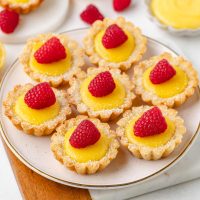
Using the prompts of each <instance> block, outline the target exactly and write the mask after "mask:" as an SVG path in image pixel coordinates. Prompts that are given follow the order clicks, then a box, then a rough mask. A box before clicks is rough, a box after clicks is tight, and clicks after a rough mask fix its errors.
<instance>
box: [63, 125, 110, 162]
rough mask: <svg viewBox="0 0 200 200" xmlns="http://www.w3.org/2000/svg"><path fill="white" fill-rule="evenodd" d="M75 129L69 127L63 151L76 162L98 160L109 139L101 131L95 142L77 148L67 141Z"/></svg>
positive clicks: (107, 145) (106, 147)
mask: <svg viewBox="0 0 200 200" xmlns="http://www.w3.org/2000/svg"><path fill="white" fill-rule="evenodd" d="M75 129H76V127H73V128H71V129H69V130H68V131H67V133H66V135H65V144H64V148H65V153H66V154H67V155H68V156H70V157H71V158H72V159H73V160H75V161H77V162H81V163H83V162H88V161H98V160H100V159H101V158H103V157H104V156H105V155H106V153H107V151H108V148H109V145H110V139H109V138H108V137H107V136H106V135H105V134H103V132H102V131H101V137H100V139H99V140H98V141H97V142H96V143H95V144H93V145H90V146H87V147H85V148H80V149H78V148H74V147H73V146H72V145H71V144H70V142H69V139H70V137H71V135H72V133H73V132H74V130H75Z"/></svg>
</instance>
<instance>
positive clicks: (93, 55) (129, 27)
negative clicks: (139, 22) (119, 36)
mask: <svg viewBox="0 0 200 200" xmlns="http://www.w3.org/2000/svg"><path fill="white" fill-rule="evenodd" d="M112 24H117V25H118V26H119V27H121V28H122V29H123V30H124V31H125V32H127V33H128V35H130V36H132V37H133V39H134V49H133V50H132V53H131V54H130V56H129V57H128V58H127V59H126V60H124V61H119V62H112V61H109V60H108V59H104V58H102V57H101V56H100V55H99V54H98V53H97V52H96V49H95V39H96V36H97V35H98V34H99V33H100V32H101V31H102V30H106V28H107V27H109V26H110V25H112ZM83 43H84V46H85V51H86V54H87V55H88V56H89V59H90V61H91V62H92V63H93V64H98V65H99V66H100V67H111V68H120V69H122V70H127V69H129V68H130V67H131V65H132V64H134V63H136V62H137V61H139V60H140V59H141V58H142V55H143V54H144V53H145V51H146V43H147V40H146V38H145V37H144V36H142V34H141V31H140V29H139V28H137V27H135V26H134V25H133V24H132V23H131V22H128V21H125V19H124V18H123V17H118V18H117V19H116V20H112V19H108V18H105V19H104V20H103V21H100V20H98V21H96V22H95V23H93V25H92V27H91V29H90V30H89V32H88V35H87V36H86V37H85V38H84V41H83ZM122 45H123V44H122ZM117 48H119V47H117ZM123 52H124V49H123ZM123 52H122V53H123ZM115 57H117V56H115Z"/></svg>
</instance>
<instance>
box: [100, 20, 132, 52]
mask: <svg viewBox="0 0 200 200" xmlns="http://www.w3.org/2000/svg"><path fill="white" fill-rule="evenodd" d="M127 39H128V37H127V35H126V34H125V33H124V31H123V30H122V29H121V28H120V27H119V26H118V25H117V24H112V25H110V26H109V27H108V28H107V29H106V32H105V34H104V36H103V38H102V43H103V46H104V47H105V48H106V49H112V48H115V47H118V46H120V45H121V44H123V43H124V42H126V40H127Z"/></svg>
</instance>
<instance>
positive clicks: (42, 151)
mask: <svg viewBox="0 0 200 200" xmlns="http://www.w3.org/2000/svg"><path fill="white" fill-rule="evenodd" d="M68 34H69V35H70V36H71V37H72V38H74V39H76V40H77V41H79V42H80V41H81V40H82V38H83V36H84V35H85V34H86V30H85V29H84V30H83V29H82V30H80V29H79V30H75V31H70V32H68ZM164 51H167V52H170V53H172V54H174V55H175V54H176V53H175V52H174V51H173V50H171V49H170V48H168V47H167V46H165V45H163V44H161V43H159V42H157V41H155V40H153V39H150V38H148V52H147V53H146V55H145V57H146V58H147V57H150V56H153V55H157V54H160V53H162V52H164ZM27 82H32V81H31V79H30V78H29V77H28V76H27V75H26V74H25V73H24V72H23V69H22V66H21V65H20V63H19V62H18V60H17V61H16V62H15V63H14V64H13V65H12V67H11V68H10V70H9V71H8V72H7V74H6V75H5V76H4V79H3V82H2V85H1V91H0V103H1V105H2V101H3V99H5V97H6V95H7V93H8V92H9V91H10V90H11V89H12V88H13V87H14V86H15V85H16V84H24V83H27ZM199 99H200V95H199V90H196V92H195V95H194V96H193V97H192V98H190V99H189V100H188V101H187V102H186V103H185V104H184V105H182V106H181V107H180V108H179V109H178V110H179V111H180V113H179V114H180V115H181V116H182V117H183V118H184V119H185V125H186V127H187V130H188V131H187V134H186V135H185V136H184V139H183V142H182V144H181V145H180V146H179V147H178V148H177V149H176V150H175V151H174V152H173V153H172V154H171V155H170V156H169V157H168V158H166V159H162V160H159V161H145V160H140V159H137V158H134V157H133V156H131V154H130V153H129V152H128V151H127V150H125V149H123V148H121V149H120V151H119V154H118V156H117V158H116V159H115V160H114V161H113V162H112V163H111V164H110V165H109V166H108V167H107V168H106V169H105V170H103V171H102V172H100V173H97V174H94V175H78V174H76V173H75V172H72V171H70V170H68V169H66V168H65V167H64V166H63V165H61V164H60V163H59V162H58V161H57V160H55V158H54V156H53V154H52V152H51V150H50V137H34V136H29V135H26V134H24V133H23V132H21V131H19V130H17V129H16V128H15V127H14V126H13V125H12V123H11V122H10V121H9V120H8V118H7V117H6V116H5V115H4V114H3V113H4V109H3V107H2V106H1V108H0V114H1V126H2V130H1V133H2V136H3V138H4V140H5V142H6V143H7V145H8V146H9V147H10V149H11V150H12V151H13V153H14V154H15V155H16V156H17V157H18V158H19V159H20V160H21V161H22V162H23V163H24V164H26V165H27V166H28V167H30V168H31V169H32V170H34V171H35V172H37V173H39V174H40V175H42V176H44V177H46V178H48V179H51V180H53V181H56V182H59V183H62V184H66V185H71V186H75V187H81V188H93V189H109V188H118V187H125V186H128V185H133V184H136V183H141V182H142V181H146V180H148V179H149V178H151V177H154V176H156V175H158V174H160V173H161V172H164V170H166V169H168V168H169V167H170V166H172V165H173V164H175V163H176V162H177V161H178V160H179V159H180V158H182V156H183V155H184V153H185V152H186V150H187V149H188V148H189V147H190V146H191V144H192V142H193V141H194V139H195V138H196V136H197V132H198V129H199V113H200V100H199Z"/></svg>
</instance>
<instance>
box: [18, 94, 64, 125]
mask: <svg viewBox="0 0 200 200" xmlns="http://www.w3.org/2000/svg"><path fill="white" fill-rule="evenodd" d="M14 110H15V113H16V114H17V115H18V116H19V117H20V118H21V119H22V120H24V121H26V122H29V123H31V124H34V125H40V124H42V123H44V122H46V121H48V120H51V119H53V118H55V117H56V116H57V115H58V114H59V111H60V104H59V103H58V102H56V103H55V104H54V105H52V106H49V107H47V108H43V109H38V110H37V109H32V108H30V107H28V106H27V104H26V103H25V102H24V95H22V96H20V97H19V98H18V99H17V101H16V104H15V106H14Z"/></svg>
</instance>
